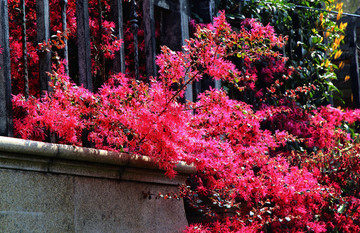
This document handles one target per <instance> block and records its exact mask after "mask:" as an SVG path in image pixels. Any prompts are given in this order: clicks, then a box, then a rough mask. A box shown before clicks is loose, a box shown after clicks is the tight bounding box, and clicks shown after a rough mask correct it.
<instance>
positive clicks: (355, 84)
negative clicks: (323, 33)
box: [349, 20, 360, 108]
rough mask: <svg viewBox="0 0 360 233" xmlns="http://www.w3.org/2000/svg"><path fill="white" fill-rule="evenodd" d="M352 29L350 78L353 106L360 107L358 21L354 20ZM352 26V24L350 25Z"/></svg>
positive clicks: (350, 34)
mask: <svg viewBox="0 0 360 233" xmlns="http://www.w3.org/2000/svg"><path fill="white" fill-rule="evenodd" d="M352 21H353V25H351V30H349V31H350V33H349V37H350V38H349V39H350V40H349V41H350V46H349V48H350V54H351V57H350V78H351V87H352V93H353V107H354V108H360V93H359V92H360V74H359V56H358V51H357V39H358V38H357V33H356V30H357V23H356V20H352ZM349 26H350V25H349ZM349 28H350V27H349Z"/></svg>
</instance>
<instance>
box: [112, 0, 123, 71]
mask: <svg viewBox="0 0 360 233" xmlns="http://www.w3.org/2000/svg"><path fill="white" fill-rule="evenodd" d="M122 1H123V0H111V1H110V6H111V7H110V11H111V16H112V18H113V19H115V20H114V22H115V35H116V37H117V38H118V39H121V40H122V41H123V42H124V26H123V24H124V23H123V18H124V17H123V7H122ZM112 71H113V72H115V73H118V72H121V73H125V45H124V44H122V45H121V47H120V51H118V52H116V53H115V59H114V61H113V67H112Z"/></svg>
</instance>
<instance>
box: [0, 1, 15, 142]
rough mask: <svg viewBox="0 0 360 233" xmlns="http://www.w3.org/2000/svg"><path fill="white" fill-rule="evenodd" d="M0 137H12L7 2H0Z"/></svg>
mask: <svg viewBox="0 0 360 233" xmlns="http://www.w3.org/2000/svg"><path fill="white" fill-rule="evenodd" d="M0 50H1V51H0V135H2V136H12V134H13V132H12V114H11V71H10V47H9V19H8V6H7V0H0Z"/></svg>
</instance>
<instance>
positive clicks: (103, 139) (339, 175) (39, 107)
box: [14, 13, 360, 232]
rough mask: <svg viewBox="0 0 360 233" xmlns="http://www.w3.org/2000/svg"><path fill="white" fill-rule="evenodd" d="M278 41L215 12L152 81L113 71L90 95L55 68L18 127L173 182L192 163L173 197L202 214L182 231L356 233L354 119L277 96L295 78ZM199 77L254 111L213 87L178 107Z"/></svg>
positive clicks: (352, 114) (24, 108) (21, 105)
mask: <svg viewBox="0 0 360 233" xmlns="http://www.w3.org/2000/svg"><path fill="white" fill-rule="evenodd" d="M283 43H284V41H283V39H282V38H281V37H277V36H276V35H275V34H274V32H273V30H272V28H271V27H270V26H265V27H264V26H263V25H261V24H260V23H258V22H256V21H254V20H245V21H244V22H243V23H242V25H241V27H240V29H239V30H238V32H234V31H233V30H232V29H231V27H230V25H229V24H228V23H227V22H226V20H225V16H224V13H221V14H220V15H219V17H217V18H215V19H214V23H213V24H210V25H207V26H206V27H203V28H200V27H198V28H197V30H196V33H195V37H194V38H192V39H189V40H188V41H187V44H186V45H185V46H184V52H173V51H171V50H170V49H169V48H167V47H163V48H162V52H161V54H160V55H159V56H158V58H157V64H158V66H159V76H158V77H157V79H152V80H151V81H150V83H143V82H139V81H135V80H133V79H131V78H128V77H126V76H125V75H123V74H117V75H114V76H113V77H112V78H111V79H109V80H108V81H107V82H105V83H104V84H103V86H102V87H101V88H100V89H99V90H98V92H96V93H91V92H89V91H87V90H86V89H84V88H82V87H78V86H76V85H75V84H73V83H72V82H71V81H70V79H69V77H67V76H66V75H65V74H64V71H63V69H62V66H61V65H60V66H59V67H57V68H55V69H54V72H53V73H52V80H53V84H52V85H53V92H51V93H47V94H46V95H45V96H43V97H41V98H35V97H30V98H29V100H27V101H25V99H24V97H23V96H22V95H18V96H15V97H14V108H15V109H16V111H19V112H22V113H25V114H22V115H23V116H24V117H22V118H17V119H15V120H14V125H15V129H16V132H17V134H18V135H20V136H21V137H23V138H29V139H37V140H43V139H44V138H45V136H46V134H47V132H48V131H50V132H51V133H52V134H54V135H56V136H57V137H58V139H59V141H60V142H62V143H68V144H74V145H82V136H83V134H82V132H83V130H87V131H89V135H88V139H89V140H90V141H91V142H93V143H94V145H95V147H96V148H104V149H109V150H115V151H122V152H131V153H137V154H140V155H148V156H150V157H152V158H154V159H155V160H157V161H158V162H159V164H160V167H161V168H163V169H165V170H166V173H167V175H169V176H170V177H172V176H174V175H175V171H174V170H173V168H174V165H175V164H176V163H177V162H178V161H180V160H182V161H186V162H188V163H189V164H190V163H193V164H194V165H195V166H196V167H197V169H198V173H197V174H196V175H194V176H193V177H191V178H190V181H191V182H190V183H189V186H184V187H182V194H183V195H184V197H185V198H186V199H187V200H188V201H189V203H190V204H191V205H192V206H193V207H196V208H197V209H198V210H199V212H200V213H201V215H202V216H200V217H199V218H198V222H196V221H195V222H194V224H193V225H191V226H189V228H188V229H187V230H186V231H187V232H325V231H332V232H356V231H359V225H360V219H359V217H360V216H359V213H360V207H359V204H360V199H359V198H360V196H359V190H360V189H359V188H360V187H359V172H360V170H359V169H360V168H359V164H360V163H359V162H360V161H359V156H358V155H359V150H360V147H359V144H358V140H359V139H358V135H357V134H356V132H355V131H354V130H353V129H354V127H355V122H356V121H358V120H359V117H360V115H359V111H342V110H339V109H334V108H332V107H330V106H327V107H321V108H318V109H303V108H301V107H299V106H298V105H297V104H296V102H295V100H296V95H297V94H301V93H303V90H300V89H297V90H292V91H293V92H291V91H290V90H283V89H282V88H281V80H282V79H286V78H287V77H289V75H291V72H292V70H287V69H285V68H284V58H282V57H281V55H280V54H279V53H278V52H276V51H275V50H276V49H277V47H280V46H282V45H283ZM234 57H235V59H240V60H241V62H242V64H243V65H242V66H241V67H237V66H236V65H235V64H234V63H233V62H232V60H233V59H234ZM205 74H206V75H208V76H210V77H212V78H214V79H221V80H223V81H227V82H229V83H231V84H232V85H234V86H235V87H236V88H237V89H239V90H241V91H244V90H250V91H251V92H253V93H255V94H256V98H257V102H258V103H257V104H256V105H257V106H254V105H252V104H248V103H245V102H242V101H239V100H233V99H230V98H229V97H228V95H227V93H226V92H225V91H224V90H214V89H211V90H209V91H207V92H205V93H202V94H200V95H199V97H198V99H199V100H198V102H196V103H185V104H182V103H180V102H179V101H178V98H179V97H183V95H184V90H185V88H186V85H187V84H189V83H192V82H193V81H194V80H199V79H201V78H202V77H203V75H205ZM259 80H263V81H264V82H265V83H266V84H267V86H266V85H263V83H259ZM174 84H176V86H177V88H176V89H174V88H173V87H174ZM271 88H275V90H272V89H271ZM305 91H306V90H305ZM289 93H290V94H289ZM294 97H295V98H294ZM199 220H201V222H200V221H199Z"/></svg>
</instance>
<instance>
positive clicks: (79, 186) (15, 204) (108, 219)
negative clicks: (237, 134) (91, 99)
mask: <svg viewBox="0 0 360 233" xmlns="http://www.w3.org/2000/svg"><path fill="white" fill-rule="evenodd" d="M0 141H1V137H0ZM17 143H20V145H21V144H24V145H25V144H26V143H27V144H28V145H32V146H34V145H35V146H36V145H38V144H37V143H28V141H27V142H26V143H25V142H21V141H18V142H17ZM3 144H6V143H4V142H3ZM1 145H2V144H1V142H0V232H2V233H3V232H4V233H6V232H14V233H15V232H16V233H18V232H51V233H56V232H86V233H91V232H96V233H99V232H100V233H101V232H106V233H107V232H125V233H127V232H129V233H132V232H134V233H135V232H136V233H137V232H145V233H146V232H181V231H182V230H183V229H184V228H185V227H186V225H187V221H186V217H185V210H184V206H183V201H182V200H164V199H155V198H151V199H148V198H144V194H143V193H148V192H150V193H152V194H158V193H159V192H161V193H169V192H177V191H178V189H177V186H178V184H181V183H183V182H184V181H185V179H186V177H187V176H188V174H186V173H180V174H179V175H178V176H177V177H176V178H175V179H173V180H170V179H169V178H167V177H165V176H164V171H161V170H159V169H154V167H155V165H154V164H151V165H150V166H147V164H148V163H149V162H146V163H143V161H142V162H140V163H139V162H138V161H131V162H129V161H127V162H126V164H124V165H122V164H123V163H122V161H124V160H125V158H124V156H123V155H122V156H120V158H119V159H120V160H121V161H120V162H118V161H116V160H114V157H115V156H113V158H111V160H109V161H107V160H103V159H102V160H101V162H95V161H94V160H95V159H94V157H91V159H90V161H86V154H81V155H80V156H79V157H80V159H79V160H76V156H72V157H71V158H72V159H67V158H66V159H65V158H63V157H62V156H59V155H56V153H55V152H52V150H53V148H55V149H56V150H58V145H45V144H41V146H42V147H38V149H36V147H30V148H29V151H30V152H29V153H27V151H26V147H25V146H24V147H23V148H21V149H20V150H19V148H14V146H11V145H7V144H6V145H5V146H3V147H2V146H1ZM44 146H45V147H48V148H51V150H49V151H47V150H48V149H45V150H44ZM15 147H16V146H15ZM20 147H21V146H20ZM9 148H11V149H9ZM40 148H41V149H40ZM74 149H75V150H78V151H79V150H80V149H79V148H74ZM80 151H81V150H80ZM84 151H85V152H82V153H86V150H84ZM46 152H49V154H46ZM70 152H71V151H70ZM70 152H69V151H67V152H66V153H68V154H69V153H70ZM51 153H54V154H51ZM57 153H58V152H57ZM71 153H72V152H71ZM77 153H78V152H77ZM92 153H93V156H95V154H96V153H100V154H101V153H103V154H104V153H105V152H104V151H101V152H98V151H92ZM60 155H61V153H60ZM126 159H127V160H131V159H128V158H126ZM112 162H114V163H112ZM185 171H191V168H189V167H185Z"/></svg>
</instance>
